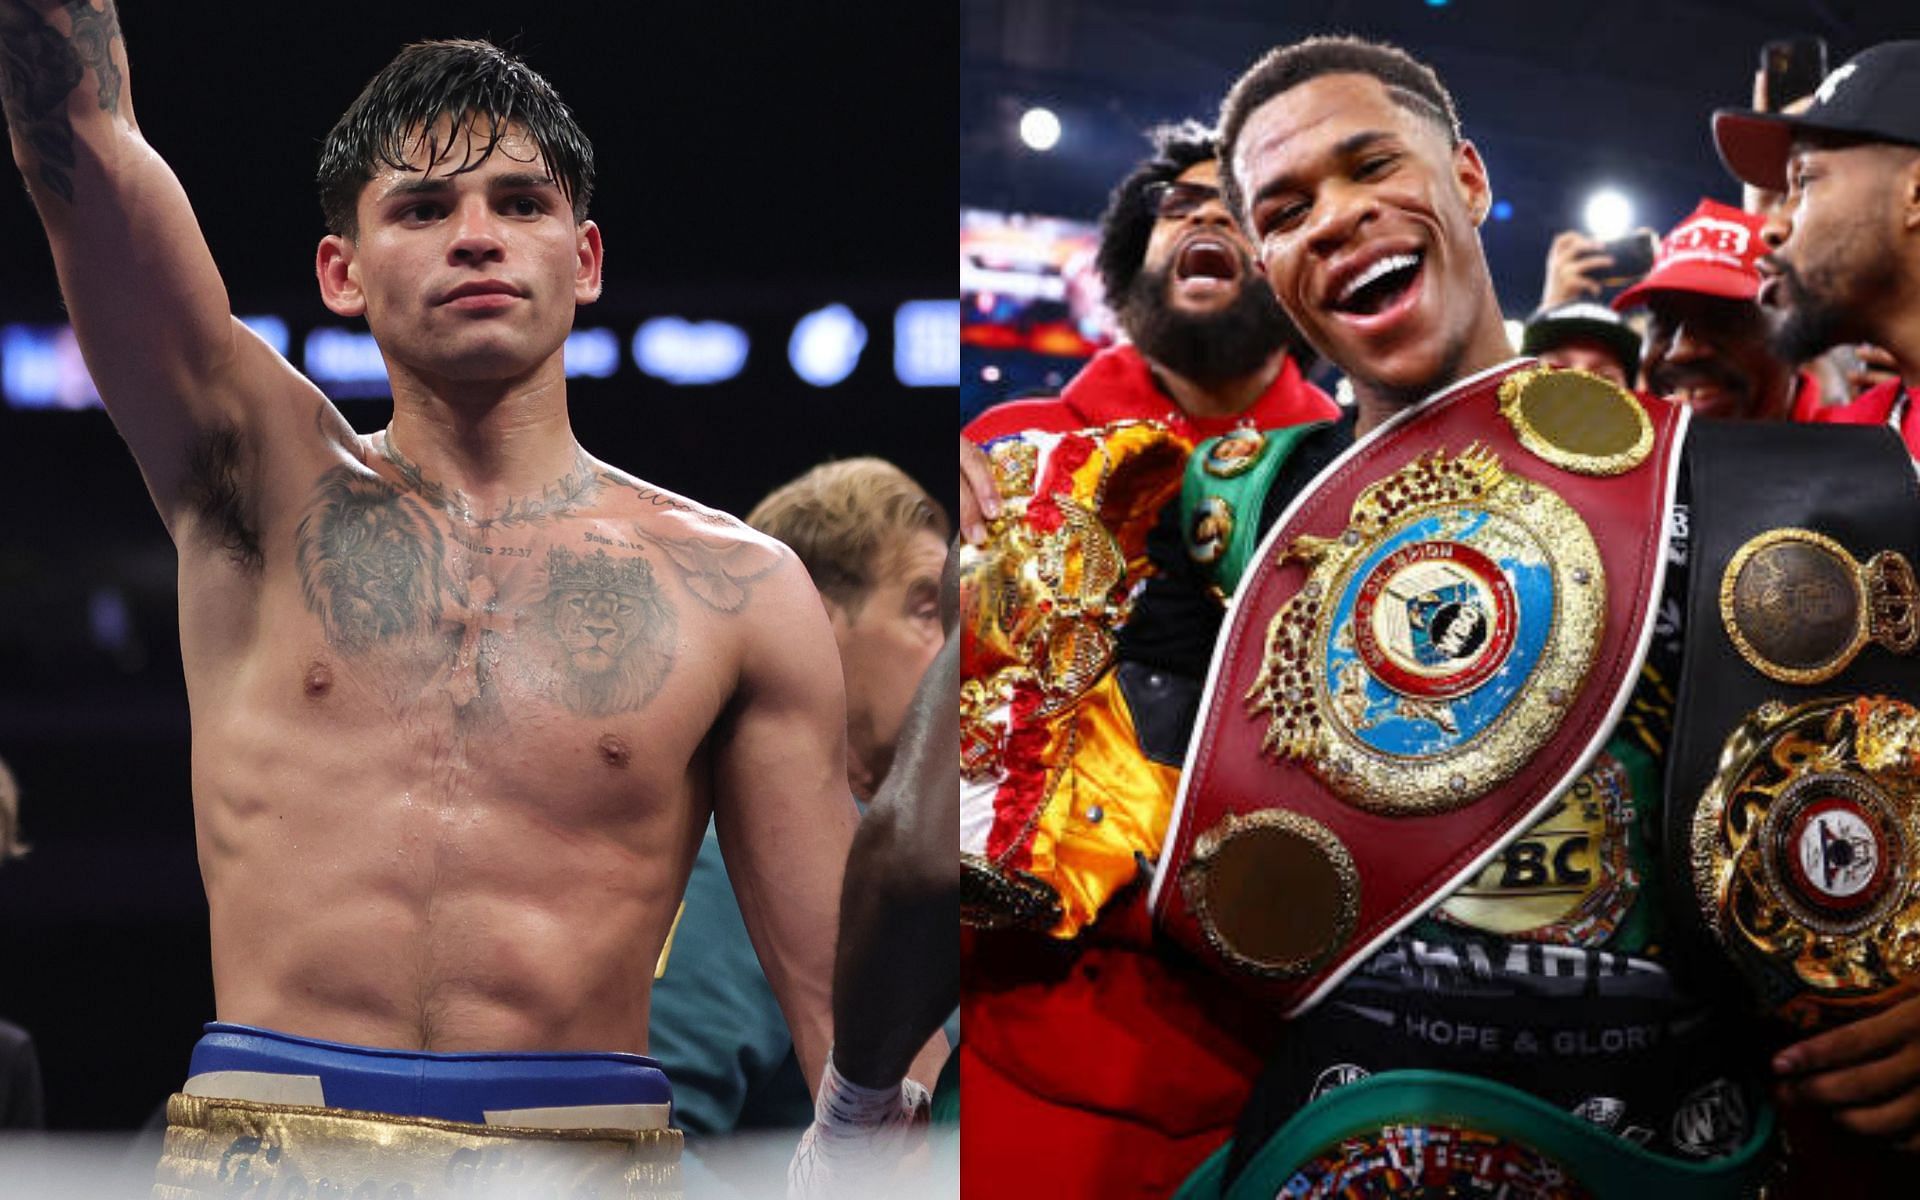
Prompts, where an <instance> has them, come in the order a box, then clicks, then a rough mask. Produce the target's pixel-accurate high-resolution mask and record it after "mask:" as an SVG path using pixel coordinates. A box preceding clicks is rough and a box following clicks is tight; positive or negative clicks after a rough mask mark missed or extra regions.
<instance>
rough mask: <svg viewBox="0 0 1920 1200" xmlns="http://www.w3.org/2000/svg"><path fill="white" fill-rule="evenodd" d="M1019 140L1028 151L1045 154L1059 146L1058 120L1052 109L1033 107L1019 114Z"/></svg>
mask: <svg viewBox="0 0 1920 1200" xmlns="http://www.w3.org/2000/svg"><path fill="white" fill-rule="evenodd" d="M1020 140H1021V141H1023V142H1025V143H1026V144H1027V148H1028V149H1029V150H1038V151H1039V152H1040V153H1042V154H1045V153H1046V152H1047V151H1049V150H1051V149H1053V148H1054V147H1055V146H1057V145H1059V144H1060V118H1059V117H1057V116H1055V115H1054V113H1053V110H1052V109H1050V108H1042V107H1041V106H1039V105H1037V104H1036V105H1034V106H1033V107H1032V108H1029V109H1028V110H1027V111H1026V112H1023V113H1021V114H1020Z"/></svg>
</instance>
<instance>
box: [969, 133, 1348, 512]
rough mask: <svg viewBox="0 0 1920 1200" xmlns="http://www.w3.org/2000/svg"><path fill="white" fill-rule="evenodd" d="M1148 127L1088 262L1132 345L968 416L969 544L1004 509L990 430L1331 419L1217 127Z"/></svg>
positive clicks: (1222, 426)
mask: <svg viewBox="0 0 1920 1200" xmlns="http://www.w3.org/2000/svg"><path fill="white" fill-rule="evenodd" d="M1150 136H1151V138H1152V140H1153V148H1154V153H1153V155H1152V157H1150V158H1148V159H1146V160H1145V161H1144V162H1142V163H1141V164H1140V165H1139V166H1138V167H1136V168H1135V169H1134V171H1133V173H1132V174H1130V175H1128V176H1127V177H1126V178H1125V179H1124V180H1122V181H1121V183H1120V186H1119V187H1117V188H1115V189H1114V192H1113V195H1112V197H1111V198H1110V199H1109V201H1108V203H1107V211H1106V212H1105V213H1104V214H1102V216H1101V218H1100V251H1099V254H1098V256H1097V258H1096V262H1095V265H1096V267H1097V268H1098V270H1099V272H1100V282H1101V284H1102V285H1103V286H1104V287H1105V289H1106V295H1107V303H1108V305H1109V306H1111V307H1112V309H1113V313H1114V316H1115V317H1116V318H1117V319H1118V321H1119V324H1120V329H1121V331H1122V332H1123V333H1125V334H1126V336H1127V341H1126V342H1125V343H1123V344H1121V345H1118V346H1114V347H1111V348H1110V349H1107V350H1104V351H1102V352H1101V353H1100V354H1098V355H1096V356H1095V357H1094V359H1093V360H1092V361H1091V362H1089V363H1088V364H1087V366H1086V368H1085V369H1084V370H1082V371H1081V372H1080V373H1079V374H1078V375H1077V376H1075V377H1074V378H1073V380H1072V381H1071V382H1069V383H1068V384H1067V386H1066V387H1065V388H1064V389H1063V390H1062V391H1061V393H1060V395H1058V396H1048V397H1042V398H1037V399H1023V400H1012V401H1008V402H1007V403H1004V404H999V405H996V406H994V407H993V408H990V409H988V410H987V411H986V412H984V413H981V414H980V415H979V416H978V417H976V418H974V420H973V421H972V422H971V423H970V424H968V425H967V427H966V429H965V430H964V431H963V436H962V438H961V445H960V465H961V478H962V484H963V485H962V487H961V489H960V492H961V495H960V508H961V529H962V531H963V532H964V533H966V534H967V536H968V540H970V541H976V542H977V541H979V540H980V537H981V536H982V535H983V533H984V529H983V526H982V525H981V523H980V518H981V513H982V509H983V508H984V509H986V510H987V515H988V516H991V515H993V513H994V512H997V511H998V507H999V505H998V497H997V496H996V495H994V492H993V488H992V484H991V480H990V478H989V472H988V470H987V467H986V464H985V460H984V458H983V457H982V456H981V455H980V454H978V453H977V452H974V451H973V447H974V446H976V445H985V444H986V443H988V442H991V441H993V440H994V439H996V438H1001V437H1006V436H1008V435H1011V434H1017V433H1024V432H1027V431H1029V430H1045V431H1048V432H1065V431H1067V430H1072V429H1086V428H1091V427H1094V426H1098V425H1107V424H1111V423H1112V422H1114V421H1120V420H1155V421H1160V422H1163V423H1164V424H1166V425H1167V426H1168V427H1169V428H1170V429H1172V430H1173V431H1174V432H1175V433H1177V434H1180V435H1182V436H1183V437H1185V438H1188V439H1190V440H1199V439H1201V438H1206V437H1213V436H1216V435H1218V434H1222V433H1225V432H1227V431H1228V430H1229V429H1233V428H1235V427H1237V426H1244V427H1248V428H1254V429H1276V428H1280V427H1282V426H1286V425H1296V424H1299V423H1301V422H1304V421H1312V420H1321V419H1331V418H1332V417H1333V416H1335V415H1336V410H1335V408H1334V406H1333V404H1332V402H1331V401H1329V400H1328V399H1327V397H1326V396H1325V394H1324V393H1322V392H1321V391H1320V390H1319V389H1318V388H1316V387H1314V386H1313V385H1312V384H1310V383H1308V382H1307V381H1306V380H1305V379H1304V378H1302V377H1301V374H1300V369H1299V364H1298V361H1297V360H1296V358H1295V355H1294V354H1293V353H1292V350H1293V346H1294V343H1295V339H1294V336H1293V326H1292V325H1291V324H1289V323H1288V321H1287V316H1286V313H1284V312H1282V311H1281V309H1280V306H1279V305H1278V304H1277V303H1275V302H1274V299H1273V294H1272V292H1271V291H1269V290H1268V289H1267V287H1266V286H1265V284H1264V283H1263V281H1262V280H1261V278H1260V272H1259V268H1258V265H1257V264H1256V263H1255V261H1254V255H1253V248H1252V246H1250V245H1249V244H1248V243H1247V241H1246V238H1245V237H1244V236H1243V235H1242V234H1241V232H1240V229H1239V227H1238V226H1237V225H1236V224H1235V223H1234V221H1233V218H1232V217H1231V216H1230V215H1229V214H1228V212H1227V210H1226V208H1225V207H1224V206H1223V205H1222V204H1221V203H1220V187H1219V185H1220V164H1219V162H1218V161H1217V160H1216V159H1215V158H1214V140H1213V134H1212V133H1211V132H1210V131H1209V130H1207V129H1205V128H1203V127H1202V126H1200V125H1199V124H1198V123H1197V122H1194V121H1186V122H1183V123H1181V124H1178V125H1165V126H1161V127H1160V128H1158V129H1155V130H1154V131H1153V132H1152V133H1151V135H1150Z"/></svg>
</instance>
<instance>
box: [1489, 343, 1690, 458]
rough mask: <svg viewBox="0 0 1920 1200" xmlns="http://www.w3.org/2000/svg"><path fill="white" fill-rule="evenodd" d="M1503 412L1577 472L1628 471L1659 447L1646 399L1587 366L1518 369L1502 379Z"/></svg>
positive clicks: (1518, 431) (1530, 445)
mask: <svg viewBox="0 0 1920 1200" xmlns="http://www.w3.org/2000/svg"><path fill="white" fill-rule="evenodd" d="M1500 415H1501V416H1503V417H1505V418H1506V419H1507V423H1508V424H1510V425H1512V426H1513V432H1514V435H1515V436H1516V437H1517V438H1519V439H1520V444H1521V445H1522V446H1524V447H1526V449H1527V450H1529V451H1530V452H1532V453H1534V454H1537V455H1539V456H1540V457H1541V458H1543V459H1545V460H1546V461H1547V462H1550V463H1552V464H1553V465H1554V466H1556V467H1559V468H1560V469H1561V470H1563V471H1572V472H1573V473H1575V474H1576V475H1596V476H1606V475H1624V474H1626V473H1627V472H1628V471H1631V470H1633V469H1634V468H1635V467H1637V466H1639V465H1640V464H1641V463H1642V462H1645V461H1646V458H1647V455H1648V453H1650V452H1651V451H1652V450H1653V421H1652V420H1651V419H1650V418H1649V417H1648V416H1647V410H1646V409H1644V408H1642V407H1641V406H1640V401H1639V400H1638V399H1636V398H1635V397H1634V395H1633V393H1632V392H1629V391H1627V390H1626V389H1625V388H1623V387H1621V386H1620V385H1619V384H1617V383H1614V382H1613V381H1612V380H1609V379H1602V378H1601V377H1600V376H1598V375H1594V374H1591V373H1589V372H1587V371H1580V370H1559V369H1556V368H1553V367H1540V368H1538V369H1536V370H1532V371H1516V372H1514V373H1513V374H1512V375H1509V376H1507V377H1506V378H1505V379H1503V380H1501V381H1500Z"/></svg>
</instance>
